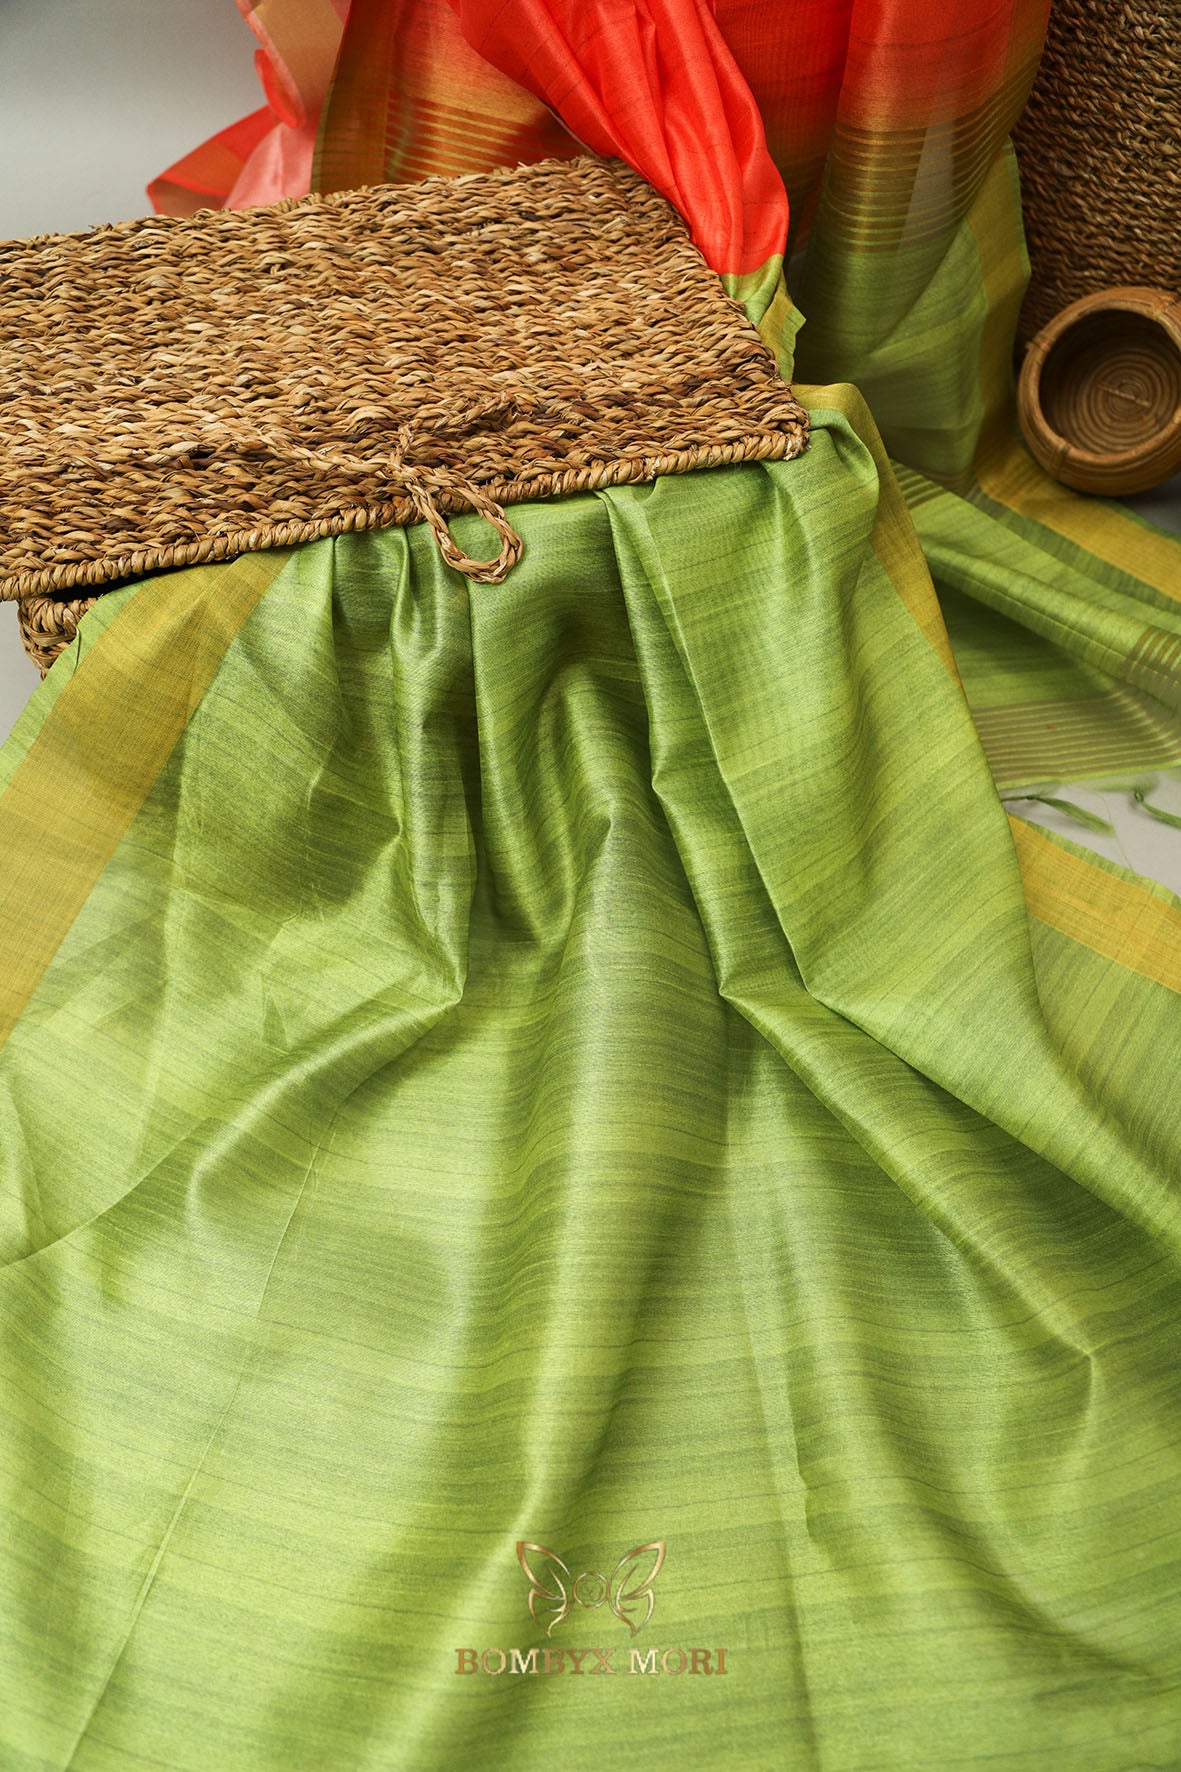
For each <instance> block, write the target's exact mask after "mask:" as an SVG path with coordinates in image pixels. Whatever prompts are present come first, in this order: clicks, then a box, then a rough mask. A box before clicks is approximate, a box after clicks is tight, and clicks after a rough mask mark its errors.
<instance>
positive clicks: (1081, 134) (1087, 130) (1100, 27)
mask: <svg viewBox="0 0 1181 1772" xmlns="http://www.w3.org/2000/svg"><path fill="white" fill-rule="evenodd" d="M1013 145H1014V147H1015V149H1016V152H1017V159H1018V163H1019V166H1020V170H1021V201H1022V211H1023V215H1024V222H1025V236H1026V243H1027V246H1028V249H1029V262H1030V284H1029V288H1028V291H1027V292H1026V297H1025V301H1024V304H1023V306H1022V309H1021V314H1020V318H1019V321H1018V330H1017V338H1018V344H1019V345H1020V346H1022V347H1024V346H1025V345H1026V344H1027V343H1028V341H1029V340H1030V339H1031V338H1032V337H1033V335H1034V334H1035V333H1036V332H1039V331H1040V330H1041V328H1042V327H1043V326H1045V325H1046V324H1047V323H1048V322H1049V321H1050V320H1052V319H1053V318H1054V316H1055V315H1056V314H1058V313H1060V312H1061V310H1062V309H1063V308H1065V307H1067V306H1068V305H1069V304H1070V303H1071V302H1074V301H1077V300H1079V299H1080V298H1081V297H1083V296H1086V295H1092V294H1096V293H1098V292H1100V291H1102V290H1104V289H1113V288H1118V287H1120V286H1128V285H1134V286H1145V285H1147V286H1150V287H1152V288H1155V289H1158V290H1165V291H1168V292H1171V293H1173V294H1178V293H1181V0H1052V3H1051V6H1050V18H1049V27H1048V31H1047V36H1046V43H1045V48H1044V51H1043V54H1042V59H1041V64H1040V67H1039V70H1038V76H1037V79H1036V81H1035V82H1034V86H1033V90H1032V92H1031V94H1030V97H1029V102H1028V104H1027V106H1026V108H1025V110H1024V112H1023V113H1022V116H1021V117H1020V119H1019V121H1018V123H1017V126H1016V128H1015V129H1014V131H1013Z"/></svg>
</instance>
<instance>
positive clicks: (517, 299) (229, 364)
mask: <svg viewBox="0 0 1181 1772" xmlns="http://www.w3.org/2000/svg"><path fill="white" fill-rule="evenodd" d="M0 409H2V410H3V412H4V415H5V423H4V425H3V427H0V597H4V598H14V597H15V598H17V599H19V601H20V608H21V627H22V635H23V638H24V642H25V646H26V649H27V650H28V652H29V653H30V655H31V656H32V657H33V658H34V659H35V660H36V662H37V663H38V664H39V665H40V666H41V668H42V670H43V671H44V670H47V669H48V668H49V665H50V664H51V663H52V662H53V660H54V658H55V657H56V656H57V655H58V653H59V652H60V651H61V649H62V647H63V646H65V645H67V644H68V643H69V641H70V640H71V639H72V638H73V636H74V634H75V633H76V631H77V624H78V621H79V620H80V618H81V616H82V615H83V614H84V613H85V611H86V610H87V609H88V608H89V607H90V606H91V604H92V603H93V601H94V598H95V596H96V595H98V594H101V592H102V591H103V590H104V589H109V588H110V587H111V586H112V585H114V584H118V583H123V582H126V581H127V580H128V579H131V578H137V577H140V576H143V575H145V574H148V573H152V572H158V571H163V570H166V569H169V568H171V567H176V566H184V565H192V564H197V563H200V562H203V561H209V560H225V559H229V558H231V557H232V556H233V555H236V554H241V553H244V552H248V551H251V550H254V549H261V548H272V547H282V546H289V545H292V544H296V543H302V542H305V541H310V540H313V539H316V538H318V537H322V536H327V535H333V534H339V533H342V532H344V531H346V530H351V529H363V528H371V527H375V526H378V525H382V524H411V523H420V522H421V523H427V524H428V525H429V526H430V528H431V530H432V531H433V533H434V537H435V540H436V542H437V544H438V546H439V549H440V551H441V553H442V555H443V558H444V559H445V560H446V561H447V562H448V564H449V565H450V566H452V567H453V568H454V569H455V570H456V571H457V572H459V573H462V574H465V575H467V576H468V577H469V578H473V579H479V580H484V581H487V582H493V583H495V582H499V581H500V580H502V579H503V578H504V577H505V575H506V574H507V573H508V572H510V571H511V570H512V568H513V566H514V565H515V563H516V561H517V560H518V559H519V558H520V555H521V551H522V544H521V541H520V538H519V537H518V535H517V533H516V531H515V530H514V529H513V526H512V523H511V521H510V519H509V518H508V516H507V515H506V512H505V507H506V506H511V505H512V504H513V503H516V502H520V501H522V500H526V499H537V498H551V497H560V496H564V495H567V494H570V493H574V492H581V491H589V490H594V489H596V488H599V487H605V486H614V485H620V484H623V483H625V482H635V481H643V480H653V479H656V478H657V477H658V476H660V475H663V474H670V473H685V472H690V471H695V470H698V469H705V468H712V467H719V466H723V465H726V464H729V463H733V462H740V461H755V460H783V459H785V458H787V457H790V456H794V455H798V454H799V453H800V451H801V450H803V449H804V448H805V446H806V443H807V430H808V426H807V417H806V414H805V413H804V411H803V408H802V407H801V406H800V405H799V403H798V402H797V401H796V400H795V398H794V397H793V395H792V393H791V390H790V388H789V387H788V385H787V384H786V383H785V382H784V381H783V380H782V379H781V377H780V375H779V372H778V369H777V366H776V363H775V361H774V359H773V357H772V356H771V354H770V352H769V351H768V350H767V349H766V347H765V346H764V345H763V343H762V340H761V339H760V337H759V335H758V332H757V330H756V329H755V327H754V326H753V325H752V324H751V323H750V321H749V320H748V319H747V318H746V316H745V314H744V313H743V311H742V309H741V306H740V305H739V304H738V303H737V302H735V301H733V300H732V299H731V298H730V297H728V296H727V295H726V294H725V292H724V290H723V287H722V284H721V282H720V280H719V278H718V277H717V276H716V275H715V274H714V272H712V271H711V270H710V269H709V267H708V266H707V265H706V263H705V261H704V260H703V259H702V257H701V255H700V254H699V253H698V251H697V249H696V248H695V247H694V246H693V244H692V242H691V241H690V239H689V236H688V232H687V230H686V228H685V224H684V223H683V221H682V220H681V219H680V217H679V216H678V215H677V213H676V212H675V210H673V209H672V208H671V207H670V205H669V204H668V203H666V202H665V201H664V199H663V198H662V197H660V196H659V195H658V194H657V193H656V192H655V191H653V190H652V189H651V187H650V186H649V185H647V184H646V183H645V182H644V181H643V180H642V179H641V178H639V177H638V175H637V174H635V173H634V172H632V171H631V170H630V169H629V168H628V167H626V166H624V165H622V164H621V163H620V162H618V161H601V160H597V159H592V158H589V157H587V158H583V159H578V160H573V161H566V160H563V161H545V162H542V163H540V164H538V165H534V166H526V167H518V168H515V169H511V170H504V171H497V172H492V173H487V174H479V175H474V176H469V177H464V178H457V179H430V180H426V181H424V182H423V183H422V184H418V185H400V186H392V185H387V186H374V187H370V188H367V189H364V190H360V191H351V192H333V193H329V194H325V195H313V196H311V197H306V198H300V199H296V200H292V199H288V200H286V201H284V202H281V203H277V204H273V205H270V206H267V207H260V208H255V209H248V210H241V211H223V210H204V211H200V212H198V214H196V215H195V216H191V217H186V218H183V219H182V218H176V217H165V216H160V217H150V218H148V219H146V220H143V221H137V222H128V223H121V224H118V225H115V226H108V227H103V228H98V229H95V230H93V231H92V232H90V233H86V234H71V235H45V236H41V237H39V238H37V239H35V240H29V241H15V242H11V243H9V244H7V245H4V246H0ZM465 511H467V512H476V513H478V514H479V515H480V516H482V517H484V518H485V519H486V520H487V523H488V524H489V525H490V533H491V540H490V546H492V547H493V548H494V549H495V551H494V552H493V553H491V554H490V555H489V557H487V558H483V557H477V556H473V555H472V554H469V553H467V552H465V551H464V549H463V548H461V547H460V546H459V545H458V543H457V542H456V541H455V539H454V538H453V536H452V534H451V531H450V529H449V526H448V517H449V515H453V514H454V513H457V512H465Z"/></svg>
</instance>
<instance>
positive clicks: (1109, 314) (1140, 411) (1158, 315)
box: [1017, 289, 1181, 498]
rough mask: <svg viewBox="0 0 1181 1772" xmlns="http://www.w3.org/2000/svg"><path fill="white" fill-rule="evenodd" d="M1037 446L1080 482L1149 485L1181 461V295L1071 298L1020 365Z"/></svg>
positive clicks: (1129, 489) (1115, 492)
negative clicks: (1072, 299) (1073, 300)
mask: <svg viewBox="0 0 1181 1772" xmlns="http://www.w3.org/2000/svg"><path fill="white" fill-rule="evenodd" d="M1017 410H1018V414H1019V416H1020V419H1021V427H1022V430H1023V431H1024V433H1025V438H1026V441H1027V443H1028V444H1029V447H1030V449H1031V450H1032V451H1033V454H1034V455H1035V456H1036V457H1037V459H1038V461H1040V462H1041V464H1042V466H1043V467H1044V468H1045V469H1046V470H1047V472H1049V473H1051V474H1053V475H1054V477H1055V478H1056V479H1058V480H1061V481H1062V482H1063V483H1064V484H1065V485H1067V486H1073V487H1075V488H1076V489H1077V490H1078V491H1080V492H1094V493H1101V494H1103V495H1105V496H1107V497H1113V498H1114V497H1122V496H1124V495H1126V494H1128V493H1133V492H1145V491H1147V490H1148V488H1149V487H1151V486H1156V485H1158V484H1159V482H1160V481H1162V480H1165V479H1167V478H1168V476H1169V475H1170V474H1172V473H1173V472H1174V471H1175V469H1177V468H1178V467H1181V299H1179V298H1175V297H1173V296H1171V295H1170V294H1169V293H1168V291H1165V290H1159V289H1110V290H1104V291H1103V293H1102V294H1101V295H1087V296H1084V297H1083V298H1082V299H1081V300H1080V301H1077V302H1072V303H1071V305H1070V306H1069V307H1068V308H1065V309H1064V310H1063V311H1062V313H1061V314H1058V315H1056V316H1055V318H1054V319H1053V320H1051V321H1050V323H1049V325H1048V326H1044V327H1043V328H1042V330H1041V331H1040V332H1039V333H1038V335H1037V337H1036V338H1035V339H1034V340H1033V342H1032V344H1031V345H1030V347H1029V349H1028V351H1027V352H1026V354H1025V358H1024V361H1023V362H1022V365H1021V374H1020V377H1019V379H1018V384H1017Z"/></svg>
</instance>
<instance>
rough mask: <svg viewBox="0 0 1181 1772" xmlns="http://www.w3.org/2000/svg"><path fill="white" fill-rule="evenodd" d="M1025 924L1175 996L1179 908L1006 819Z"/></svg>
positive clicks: (1179, 973) (1180, 957)
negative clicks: (1042, 927)
mask: <svg viewBox="0 0 1181 1772" xmlns="http://www.w3.org/2000/svg"><path fill="white" fill-rule="evenodd" d="M1009 825H1010V828H1011V830H1012V832H1013V841H1014V842H1015V844H1016V846H1017V860H1018V862H1019V863H1020V866H1021V878H1022V882H1023V883H1024V886H1025V901H1026V904H1027V906H1028V907H1029V914H1030V916H1031V917H1036V918H1037V919H1038V921H1039V922H1040V923H1048V924H1049V926H1050V927H1051V928H1052V929H1057V930H1059V931H1060V933H1061V934H1063V935H1069V936H1070V937H1071V938H1072V939H1073V940H1075V941H1077V942H1081V943H1082V945H1083V946H1084V947H1088V948H1090V949H1091V951H1092V953H1095V954H1102V955H1103V957H1104V958H1105V959H1108V960H1114V961H1115V962H1116V963H1117V965H1120V966H1126V967H1127V968H1128V970H1129V971H1130V972H1138V973H1139V974H1140V975H1141V977H1142V978H1150V979H1152V980H1153V981H1154V983H1156V984H1163V985H1167V986H1168V988H1169V989H1170V990H1171V991H1181V907H1178V906H1176V905H1171V904H1168V903H1167V902H1166V901H1165V900H1164V899H1161V898H1157V897H1156V896H1155V895H1154V894H1153V893H1151V892H1146V891H1145V889H1144V887H1143V886H1140V885H1137V883H1136V882H1135V881H1134V880H1124V879H1121V878H1120V877H1119V876H1118V875H1116V874H1109V873H1106V872H1105V871H1104V870H1102V869H1101V868H1097V867H1094V866H1093V865H1092V864H1091V863H1090V862H1087V861H1084V860H1083V858H1082V857H1081V856H1077V855H1072V854H1071V853H1070V851H1069V850H1068V849H1062V848H1060V847H1059V846H1058V845H1057V844H1056V843H1053V842H1051V840H1050V838H1049V837H1047V836H1046V835H1045V834H1044V833H1043V832H1042V831H1039V830H1038V829H1037V827H1036V826H1035V825H1031V824H1027V823H1026V822H1025V820H1024V819H1021V818H1017V817H1015V816H1014V815H1013V814H1012V813H1010V814H1009Z"/></svg>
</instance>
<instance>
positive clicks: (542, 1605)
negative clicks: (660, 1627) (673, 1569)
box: [517, 1538, 665, 1637]
mask: <svg viewBox="0 0 1181 1772" xmlns="http://www.w3.org/2000/svg"><path fill="white" fill-rule="evenodd" d="M664 1550H665V1541H664V1539H663V1538H661V1539H656V1540H654V1541H653V1542H652V1543H651V1544H637V1545H636V1546H635V1548H634V1549H633V1550H629V1551H625V1553H624V1554H623V1556H622V1557H620V1559H619V1561H618V1563H616V1565H615V1568H614V1569H613V1570H612V1572H611V1579H610V1580H607V1578H606V1577H605V1576H602V1575H600V1574H599V1573H598V1571H597V1570H596V1569H586V1570H584V1571H583V1573H582V1574H581V1575H579V1576H578V1577H577V1578H572V1577H571V1574H570V1571H569V1569H568V1568H567V1567H566V1565H565V1563H564V1562H563V1561H562V1559H561V1557H559V1556H558V1555H557V1554H556V1553H555V1552H554V1551H552V1550H547V1549H546V1547H545V1545H544V1544H531V1543H529V1541H528V1540H527V1539H521V1540H519V1541H518V1544H517V1560H518V1562H519V1563H520V1565H521V1567H522V1569H523V1570H524V1571H525V1574H526V1577H527V1578H528V1581H529V1611H530V1613H531V1614H532V1616H533V1618H534V1620H535V1622H536V1623H538V1624H544V1623H545V1620H546V1619H547V1618H548V1619H549V1627H548V1629H547V1630H546V1633H545V1634H546V1636H547V1637H548V1636H552V1635H553V1631H554V1627H555V1625H559V1624H561V1622H562V1620H563V1618H565V1617H566V1615H567V1613H568V1612H569V1610H570V1606H571V1603H572V1602H573V1603H575V1604H577V1605H579V1606H585V1607H586V1608H587V1610H588V1611H594V1609H595V1607H596V1606H601V1605H602V1604H603V1602H604V1600H605V1601H606V1602H607V1604H608V1606H609V1607H610V1608H611V1611H612V1612H614V1614H615V1616H616V1618H618V1619H621V1620H622V1622H623V1623H624V1624H626V1625H627V1628H628V1629H629V1630H630V1631H631V1634H632V1636H633V1637H634V1636H635V1634H636V1632H637V1631H638V1630H642V1629H643V1627H644V1625H646V1624H647V1622H648V1620H649V1619H650V1618H651V1616H652V1613H653V1610H654V1609H655V1606H656V1597H655V1595H654V1594H653V1592H652V1583H653V1582H654V1581H655V1580H656V1577H657V1575H658V1574H659V1572H660V1565H661V1564H662V1563H663V1562H664ZM529 1552H532V1553H533V1561H532V1562H530V1560H529ZM653 1556H654V1557H655V1561H654V1562H652V1563H651V1567H649V1566H648V1565H649V1561H650V1559H651V1558H652V1557H653ZM641 1607H643V1608H644V1615H643V1617H642V1618H641V1619H640V1621H639V1623H638V1624H637V1623H636V1622H635V1617H636V1613H637V1612H638V1611H639V1610H640V1609H641Z"/></svg>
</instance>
